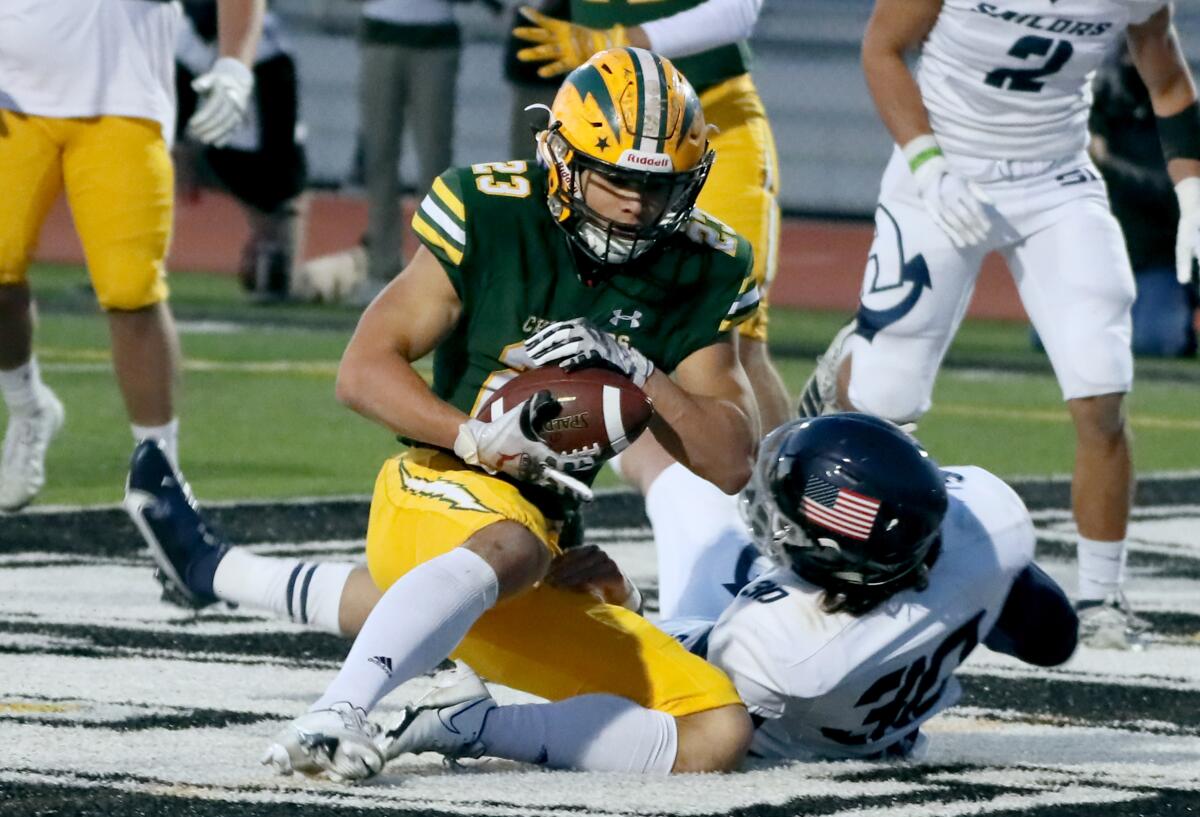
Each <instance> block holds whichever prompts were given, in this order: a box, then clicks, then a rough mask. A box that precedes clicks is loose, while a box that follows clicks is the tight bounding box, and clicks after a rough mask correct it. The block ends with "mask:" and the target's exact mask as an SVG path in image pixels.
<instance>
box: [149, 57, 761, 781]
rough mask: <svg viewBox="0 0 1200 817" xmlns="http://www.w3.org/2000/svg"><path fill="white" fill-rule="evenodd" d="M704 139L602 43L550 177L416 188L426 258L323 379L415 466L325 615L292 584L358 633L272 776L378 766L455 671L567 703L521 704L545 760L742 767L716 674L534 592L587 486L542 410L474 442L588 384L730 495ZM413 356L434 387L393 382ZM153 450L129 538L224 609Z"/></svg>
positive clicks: (599, 614) (673, 83)
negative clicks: (629, 404) (641, 404)
mask: <svg viewBox="0 0 1200 817" xmlns="http://www.w3.org/2000/svg"><path fill="white" fill-rule="evenodd" d="M707 133H708V128H707V126H706V124H705V120H704V114H703V112H702V111H701V109H700V103H699V100H698V99H697V98H696V94H695V92H694V91H693V90H692V88H691V87H690V86H689V85H688V82H687V80H686V79H685V78H684V77H683V75H682V74H680V73H679V72H678V71H677V70H676V69H675V68H674V67H673V66H672V65H671V64H670V62H668V61H667V60H663V59H660V58H659V57H657V56H655V55H654V54H651V53H649V52H647V51H643V50H640V49H636V48H621V49H613V50H610V51H605V52H602V53H600V54H597V55H596V56H595V57H593V58H592V59H590V60H589V61H588V62H587V63H585V64H584V65H582V66H580V67H579V68H577V69H576V70H575V71H573V72H572V73H571V74H570V75H568V77H567V78H566V80H565V82H564V84H563V86H562V88H561V90H560V92H559V94H558V96H557V97H556V98H555V101H554V105H553V106H552V109H551V122H550V123H549V126H548V127H547V129H546V130H544V131H542V132H541V133H540V134H539V135H538V137H537V140H538V150H539V155H540V156H541V158H542V161H543V162H544V165H545V166H544V167H532V168H531V167H528V166H527V165H526V163H525V162H499V163H488V164H479V165H475V166H473V167H471V168H460V169H454V170H450V171H447V172H446V173H444V174H442V176H440V177H439V178H438V179H437V180H436V181H435V182H434V185H433V188H432V191H431V192H430V194H429V195H428V196H427V197H426V198H425V199H424V201H423V202H422V204H421V207H420V209H419V211H418V213H417V214H416V215H415V216H414V219H413V227H414V229H415V230H416V232H417V234H418V236H419V237H420V238H421V240H422V242H423V246H422V248H421V249H420V250H419V251H418V252H417V254H416V256H415V257H414V258H413V260H412V262H411V263H410V264H409V265H408V267H407V268H406V269H405V271H404V272H403V273H401V275H400V276H399V277H398V278H396V280H395V281H393V282H392V283H391V284H389V286H388V287H387V288H386V289H385V290H384V291H383V292H382V293H381V294H380V296H379V297H378V298H377V299H376V300H375V301H374V302H373V303H372V304H371V306H370V307H368V309H367V310H366V312H364V314H363V317H362V319H361V321H360V322H359V325H358V328H357V330H356V331H355V334H354V337H353V338H352V339H351V341H350V345H349V346H348V348H347V350H346V353H345V356H344V357H343V359H342V363H341V367H340V369H339V372H338V395H339V397H340V398H341V399H342V400H343V402H345V403H347V404H348V405H350V406H351V407H353V408H354V409H355V410H356V411H358V412H359V413H361V414H363V415H365V416H367V417H369V418H371V419H374V420H376V421H377V422H379V423H381V424H382V425H384V426H386V427H387V428H388V429H390V430H391V431H393V432H395V433H396V434H399V435H401V436H403V437H405V438H407V439H408V440H410V441H413V447H412V448H411V449H410V450H409V451H408V452H407V453H405V454H402V455H400V456H399V457H396V458H393V459H390V460H388V461H387V462H386V463H385V464H384V466H383V468H382V470H381V472H380V474H379V478H378V481H377V483H376V487H375V495H374V498H373V500H372V504H371V517H370V523H369V527H368V531H367V565H368V568H369V571H370V572H369V574H367V573H366V572H365V571H361V570H360V571H357V572H354V573H352V574H350V575H349V578H347V574H348V573H349V571H343V572H342V573H341V574H340V576H339V577H337V578H333V579H331V580H330V581H328V582H325V581H324V580H322V582H321V585H328V587H334V586H337V585H338V583H339V581H340V585H341V586H339V587H337V594H338V596H339V598H338V599H337V600H336V601H334V600H332V596H330V597H329V598H330V600H329V601H327V602H326V601H317V600H315V599H314V598H313V595H314V593H316V592H319V591H320V590H321V589H322V587H319V586H318V580H317V575H316V572H315V570H313V569H308V570H307V571H306V572H305V573H304V575H303V577H301V576H300V575H299V573H296V574H295V575H289V577H288V579H287V580H286V582H285V584H287V585H292V586H294V587H299V602H300V604H299V606H300V609H301V617H302V618H303V617H304V615H305V613H304V611H305V610H311V609H313V608H319V609H321V610H322V611H323V612H322V613H321V615H323V616H326V617H327V618H330V619H331V618H333V616H334V615H335V614H334V613H333V610H337V613H336V616H337V617H338V618H339V619H340V618H341V617H342V615H343V613H344V612H346V608H347V605H349V607H351V608H352V609H351V611H350V612H357V613H358V614H359V615H361V614H362V613H363V612H364V611H369V614H368V615H367V616H366V619H365V622H363V623H362V625H361V629H359V631H358V636H357V639H356V640H355V643H354V646H353V648H352V649H351V650H350V653H349V655H348V657H347V658H346V661H345V664H344V665H343V667H342V670H341V672H339V673H338V675H337V677H336V678H335V679H334V681H333V683H332V684H331V685H330V687H329V689H328V690H327V691H326V693H325V694H324V695H323V696H322V697H321V698H320V699H319V700H318V701H317V702H316V703H315V704H314V705H313V706H312V708H311V709H310V711H309V713H308V714H306V715H304V716H302V717H300V718H298V719H297V720H296V721H295V722H294V723H293V724H292V725H291V726H289V727H288V728H287V729H285V730H284V731H283V732H282V733H281V734H280V735H279V736H278V738H277V740H276V743H275V744H274V745H273V746H272V748H271V751H270V753H269V760H270V762H272V763H273V764H274V765H275V766H276V767H277V768H278V769H279V770H280V771H282V772H290V771H291V770H292V769H302V770H304V771H319V770H325V771H327V772H329V773H330V774H331V775H334V776H337V777H340V778H347V779H349V778H359V777H367V776H370V775H371V774H374V773H375V772H377V771H378V770H379V768H380V767H381V766H382V764H383V762H384V754H383V751H382V750H381V749H380V748H379V747H378V746H377V745H376V743H375V741H374V737H375V735H374V734H373V732H372V728H371V725H370V723H369V722H368V720H367V713H369V712H370V710H371V709H372V708H373V707H374V706H375V704H376V703H378V701H379V700H380V699H381V698H383V697H384V696H385V695H387V694H388V693H389V692H390V691H391V690H392V689H394V688H395V687H397V686H399V685H400V684H401V683H403V682H404V681H406V680H408V679H409V678H412V677H414V676H416V675H420V674H422V673H424V672H427V671H429V670H430V669H432V668H434V667H435V666H437V665H438V663H439V662H441V661H442V660H443V659H445V658H446V657H447V655H450V654H453V655H454V656H456V657H459V658H462V659H463V660H465V661H467V662H468V663H470V664H471V665H472V666H473V667H475V668H476V669H478V670H479V671H480V672H481V673H483V674H484V675H485V676H486V677H488V678H489V679H491V680H493V681H496V682H499V683H503V684H506V685H508V686H511V687H514V688H516V689H523V690H526V691H529V692H532V693H534V694H537V695H540V696H542V697H544V698H547V699H550V700H555V701H561V700H562V699H564V698H569V697H572V696H579V695H581V694H583V695H584V697H574V698H572V700H570V701H563V702H562V703H556V704H550V705H547V706H546V707H544V708H542V709H539V710H536V711H537V712H539V713H541V714H540V715H539V717H540V718H541V719H542V722H543V723H544V724H545V728H546V731H547V732H548V733H552V734H554V735H555V736H556V737H555V739H554V740H549V741H548V744H547V746H548V747H549V748H548V751H550V752H551V753H552V754H550V755H548V756H547V758H546V762H547V763H548V764H550V765H570V766H578V767H581V768H591V769H627V770H636V771H663V772H665V771H671V770H675V771H704V770H718V769H728V768H731V767H733V766H735V765H736V764H737V763H738V762H739V761H740V760H741V758H742V756H743V754H744V752H745V748H746V745H747V744H748V743H749V739H750V732H751V726H750V719H749V716H748V715H747V714H746V711H745V708H744V707H743V706H742V704H741V701H740V699H739V698H738V696H737V692H736V691H735V690H734V688H733V685H732V684H731V683H730V682H729V680H728V679H727V678H726V677H725V676H724V675H723V674H722V673H721V672H720V671H718V670H716V669H715V668H713V667H712V666H711V665H709V664H707V663H705V662H704V661H703V660H701V659H699V658H697V657H696V656H694V655H691V654H690V653H688V652H687V651H686V650H684V649H683V648H682V647H681V646H680V645H679V643H678V642H676V641H674V640H673V639H671V638H670V637H669V636H667V635H666V634H664V633H662V632H661V631H660V630H657V629H656V628H654V627H653V626H652V625H650V624H649V623H648V622H646V621H645V619H643V618H641V617H640V616H638V615H636V614H635V613H633V612H631V611H629V610H626V609H624V608H621V607H617V606H613V605H605V604H602V603H600V602H598V601H597V600H596V599H595V598H593V597H591V596H589V595H587V594H582V593H572V592H565V591H562V590H559V589H556V588H554V587H551V586H549V585H548V584H546V583H542V582H541V580H542V579H543V578H544V577H545V576H546V572H547V569H548V567H549V565H550V563H551V560H552V558H553V557H554V556H555V555H557V554H558V553H559V552H560V550H561V547H560V543H559V538H560V534H561V532H562V530H563V525H564V523H565V521H566V520H567V518H568V517H569V516H570V515H571V513H572V512H573V511H574V509H575V506H576V505H577V503H578V500H579V498H580V496H584V495H588V494H589V493H590V491H589V489H588V488H587V487H586V485H584V484H581V483H580V482H579V481H578V479H573V478H572V476H571V474H570V473H567V472H572V473H573V474H574V475H575V476H576V477H579V478H589V477H590V475H592V474H594V466H595V465H596V463H595V462H594V460H593V458H592V457H590V456H574V455H572V456H560V455H556V454H555V453H554V452H553V451H551V450H550V449H549V448H548V447H547V446H546V445H545V443H543V442H542V441H541V440H540V439H539V438H537V436H536V435H535V434H533V432H532V430H531V427H532V424H533V420H534V417H533V415H534V414H535V413H536V410H537V405H536V404H537V398H536V397H535V398H531V399H530V400H527V401H525V402H522V403H521V404H519V405H517V406H514V407H512V408H511V409H509V410H508V411H506V412H505V413H504V414H503V415H502V416H500V417H499V418H494V419H492V421H490V422H487V421H484V420H482V419H477V418H470V417H469V414H468V413H469V412H472V411H474V409H475V407H477V406H479V405H482V403H483V402H484V401H485V400H486V399H487V397H488V395H489V393H490V392H491V391H492V390H494V389H495V388H496V387H497V386H498V384H499V383H500V382H502V381H503V380H505V379H506V378H510V377H512V376H514V375H515V374H516V373H517V372H518V371H521V370H523V369H526V368H534V367H538V366H543V365H558V364H561V365H563V366H564V367H566V368H574V367H579V366H581V365H602V366H605V367H607V368H610V369H613V370H615V371H617V372H619V373H621V374H623V375H625V376H627V377H629V378H630V379H631V380H632V381H633V382H634V383H635V384H636V385H637V386H639V387H641V388H642V389H644V391H645V393H646V394H647V395H648V396H649V397H650V398H651V399H652V400H653V401H654V406H655V411H656V413H655V417H654V419H653V420H652V421H651V424H650V430H651V432H652V433H653V434H654V435H655V437H657V438H658V439H659V440H660V442H662V443H663V445H664V446H665V447H666V448H667V449H668V450H669V451H670V453H671V454H672V456H674V457H676V458H677V459H678V460H679V461H680V462H682V463H684V464H686V466H687V467H688V468H691V469H693V470H694V471H695V472H696V473H697V474H700V475H701V476H703V477H704V478H705V479H708V480H710V481H712V482H713V483H715V484H717V485H719V486H721V487H722V488H723V489H724V490H726V491H729V492H730V493H733V492H736V491H737V490H739V489H740V488H741V487H742V486H743V485H744V484H745V482H746V480H747V479H748V478H749V475H750V471H751V469H752V466H753V462H754V450H755V445H756V440H757V437H758V429H757V428H756V425H757V423H756V411H755V407H754V400H753V397H752V396H751V395H750V393H749V390H748V388H747V386H746V383H745V375H744V373H743V372H742V370H741V367H740V365H739V364H738V360H737V355H736V352H735V349H734V344H733V341H732V338H731V332H732V330H734V329H735V327H736V325H737V324H738V322H739V321H740V320H742V319H744V318H745V317H747V316H749V315H750V314H752V313H753V312H754V311H755V309H756V307H757V303H758V296H757V288H756V286H755V284H754V277H753V271H752V257H751V252H750V248H749V245H748V244H747V243H746V242H745V240H743V239H741V238H740V237H738V236H737V235H736V234H734V233H732V232H730V231H728V230H727V229H726V228H725V227H724V225H722V224H720V222H717V221H715V220H714V219H711V218H709V217H707V216H706V215H704V214H703V213H701V212H699V211H694V210H693V203H694V201H695V198H696V195H697V194H698V193H699V191H700V189H701V187H702V185H703V183H704V180H705V177H706V174H707V170H708V167H709V165H710V164H711V162H712V160H713V154H712V152H711V151H710V150H709V149H708V143H707ZM610 329H611V330H613V331H620V332H621V333H622V334H621V338H620V340H618V339H617V338H616V337H614V336H613V335H612V334H609V331H607V330H610ZM430 352H433V353H434V355H435V356H434V382H433V387H432V389H431V388H430V387H429V386H428V385H427V384H426V383H425V381H424V380H423V379H422V378H421V376H420V375H419V374H417V372H416V371H414V369H413V367H412V365H411V362H412V361H414V360H417V359H419V358H421V357H423V356H424V355H426V354H428V353H430ZM668 374H673V377H674V379H672V377H669V376H668ZM155 451H156V449H155V448H154V447H153V446H146V447H144V448H143V449H142V450H141V451H140V452H139V454H140V455H145V457H146V458H147V461H146V462H144V463H142V465H143V466H144V468H143V470H144V472H145V473H144V474H138V475H135V476H136V478H135V479H131V481H130V492H129V494H130V497H131V498H132V500H134V501H133V504H135V505H136V504H138V502H137V500H140V501H141V502H144V505H145V512H144V518H145V522H146V524H145V525H143V526H142V530H143V532H144V533H145V534H146V535H147V539H148V541H149V543H150V546H151V549H152V550H153V551H154V552H156V554H157V556H158V558H159V561H160V567H161V568H162V569H163V571H164V572H165V573H167V574H172V573H174V574H176V577H177V578H179V579H181V580H182V581H181V582H180V583H181V585H183V586H185V587H187V586H192V587H194V588H196V589H194V590H192V591H191V592H193V593H196V594H200V595H203V594H205V593H211V592H212V591H213V590H216V592H217V593H218V594H221V592H222V591H221V587H222V585H223V584H224V582H225V581H226V578H225V577H226V575H228V576H230V577H231V578H230V580H231V581H233V582H234V583H237V582H239V581H242V580H243V577H244V575H245V573H246V571H244V570H241V569H237V568H234V567H231V568H230V570H229V571H226V570H225V567H226V565H227V564H228V563H229V562H230V559H232V558H234V555H235V554H234V553H230V554H229V555H228V556H226V557H225V559H224V560H219V557H218V556H217V555H215V554H214V553H212V552H211V551H210V552H209V553H207V555H202V556H201V555H198V556H197V561H198V562H202V564H199V565H196V564H193V563H191V562H189V560H188V558H187V556H186V554H182V555H181V554H180V553H179V552H178V551H176V550H174V542H173V541H172V537H175V539H176V540H178V538H179V536H183V537H185V538H186V539H187V541H188V542H189V543H197V542H199V543H200V544H203V542H202V540H203V533H204V531H203V529H202V528H201V527H200V526H199V521H198V520H197V519H195V518H194V514H189V513H188V510H189V509H188V507H187V503H186V501H185V499H184V494H183V492H181V491H179V490H178V489H172V487H171V482H172V480H171V479H170V478H169V477H170V474H169V473H167V472H164V471H163V469H162V467H161V466H162V463H161V461H159V462H157V463H156V461H155V457H154V452H155ZM136 465H137V463H135V466H136ZM164 477H167V479H166V482H167V483H168V484H167V486H163V485H162V483H163V478H164ZM160 499H161V500H162V501H158V500H160ZM189 523H190V524H192V525H193V530H192V531H190V532H189V531H187V530H182V529H181V527H180V526H185V527H186V526H187V525H188V524H189ZM177 534H178V536H177ZM172 556H177V557H179V558H182V560H183V563H181V564H178V565H177V564H176V561H175V560H173V559H172V558H171V557H172ZM218 561H220V564H217V562H218ZM235 561H236V560H235ZM381 591H384V592H382V594H381ZM289 598H291V597H289ZM290 603H291V602H289V604H290ZM293 609H294V608H293ZM586 693H597V694H586ZM534 756H536V751H535V755H534ZM534 756H531V757H530V759H533V757H534Z"/></svg>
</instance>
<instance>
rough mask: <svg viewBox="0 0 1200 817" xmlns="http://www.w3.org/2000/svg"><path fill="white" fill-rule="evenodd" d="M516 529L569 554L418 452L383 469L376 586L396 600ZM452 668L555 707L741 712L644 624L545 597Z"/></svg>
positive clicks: (459, 468) (529, 602)
mask: <svg viewBox="0 0 1200 817" xmlns="http://www.w3.org/2000/svg"><path fill="white" fill-rule="evenodd" d="M506 519H507V520H512V521H514V522H518V523H520V524H521V525H524V526H525V527H527V528H528V529H529V530H531V531H532V532H533V533H534V535H536V536H537V537H538V538H540V539H541V540H542V541H543V542H545V543H546V547H548V548H549V549H550V550H551V551H552V552H554V553H558V552H559V550H558V542H557V532H556V531H555V530H553V529H552V526H551V525H550V523H548V522H547V520H546V518H545V517H544V516H543V515H542V513H541V512H540V511H539V510H538V509H537V508H536V507H535V506H534V505H533V504H531V503H530V502H529V501H528V500H526V499H525V498H524V497H522V496H521V494H520V493H519V492H518V491H517V489H516V488H515V487H514V486H513V485H511V484H509V483H508V482H505V481H503V480H499V479H496V478H494V477H490V476H488V475H486V474H484V473H482V472H480V471H476V470H473V469H468V468H466V467H465V466H464V465H463V464H462V463H461V462H459V461H458V460H456V459H454V458H453V457H450V456H448V455H446V454H442V453H439V452H435V451H432V450H429V449H422V448H418V449H413V450H412V451H410V452H408V453H406V454H402V455H401V456H399V457H395V458H393V459H390V460H388V461H387V462H386V463H384V465H383V469H382V470H381V471H380V472H379V478H378V480H377V481H376V483H375V495H374V497H373V498H372V500H371V519H370V524H369V527H368V530H367V566H368V567H369V569H370V571H371V577H372V578H373V579H374V581H375V584H376V585H378V586H379V588H380V589H383V590H386V589H387V588H388V587H390V586H391V585H392V583H393V582H395V581H396V580H397V579H398V578H400V577H401V576H403V575H404V574H405V573H407V572H408V571H409V570H411V569H412V568H414V567H416V566H417V565H419V564H421V563H422V562H426V561H428V560H430V559H432V558H434V557H436V556H439V555H441V554H443V553H446V552H448V551H450V550H452V549H453V548H455V547H458V546H459V545H461V544H462V543H463V542H464V541H466V540H467V539H468V538H470V537H471V536H472V535H473V534H475V533H476V532H478V531H480V530H482V529H483V528H485V527H487V526H488V525H491V524H494V523H496V522H499V521H502V520H506ZM400 626H402V625H400ZM453 657H455V658H458V659H462V660H463V661H466V662H467V663H468V664H470V665H471V667H472V668H474V669H475V670H476V671H477V672H479V673H480V674H481V675H483V676H484V677H486V678H488V679H489V680H491V681H495V682H497V683H501V684H504V685H506V686H510V687H513V688H514V689H521V690H525V691H526V692H530V693H533V694H535V695H540V696H542V697H544V698H548V699H550V700H562V699H563V698H569V697H571V696H573V695H584V694H587V693H596V692H605V693H609V694H612V695H620V696H623V697H625V698H629V699H630V700H633V701H636V702H637V703H639V704H641V705H642V706H644V707H647V708H649V709H657V710H659V711H662V712H666V713H668V714H671V715H675V716H682V715H690V714H692V713H695V712H702V711H704V710H707V709H714V708H717V707H721V706H727V705H730V704H736V703H740V699H739V698H738V694H737V691H736V690H735V689H734V688H733V684H732V683H731V682H730V681H729V679H728V678H726V677H725V675H724V673H722V672H721V671H720V670H718V669H717V668H716V667H714V666H712V665H711V664H709V663H707V662H706V661H704V660H702V659H700V658H697V657H696V656H694V655H692V654H691V653H689V652H688V651H687V650H685V649H684V648H683V647H682V646H681V645H680V644H679V642H677V641H676V640H675V639H673V638H671V637H670V636H668V635H667V634H666V633H663V632H662V631H661V630H659V629H658V628H656V627H655V626H654V625H652V624H650V622H648V621H646V620H645V619H644V618H642V617H641V616H639V615H637V614H635V613H632V612H630V611H628V610H626V609H624V608H622V607H615V606H613V605H609V604H602V603H600V602H598V601H597V600H596V599H595V598H593V597H592V596H590V595H588V594H586V593H574V592H568V591H564V590H558V589H555V588H552V587H548V586H546V585H538V586H536V587H535V588H533V589H532V590H529V591H527V592H525V593H523V594H521V595H519V596H517V597H515V598H511V599H506V600H504V601H502V602H500V603H499V604H498V605H496V606H495V607H494V608H492V609H491V610H489V611H488V612H486V613H484V614H483V616H482V617H481V618H480V619H479V620H478V621H477V622H476V623H475V626H474V627H472V628H471V631H470V632H469V633H468V634H467V637H466V638H465V639H463V641H462V643H461V644H459V646H458V648H457V649H456V650H455V652H454V654H453Z"/></svg>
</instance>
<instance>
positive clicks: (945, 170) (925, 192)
mask: <svg viewBox="0 0 1200 817" xmlns="http://www.w3.org/2000/svg"><path fill="white" fill-rule="evenodd" d="M903 151H904V157H905V158H906V159H908V164H909V168H910V169H911V170H912V174H913V179H914V180H915V181H916V183H917V193H918V195H920V197H921V201H922V203H923V204H924V205H925V210H926V211H928V213H929V215H930V217H931V218H932V219H933V221H934V223H935V224H937V226H938V227H940V228H941V230H942V232H944V233H945V234H946V235H947V236H949V238H950V242H951V243H952V244H954V246H955V247H957V248H959V249H960V250H961V249H965V248H967V247H972V246H974V245H976V244H979V243H982V242H983V241H984V240H986V239H987V237H988V233H989V232H990V231H991V226H992V223H991V222H992V220H991V217H990V216H989V215H988V213H987V211H986V210H985V209H984V206H985V205H991V204H993V201H992V199H991V197H990V196H988V194H987V193H984V192H983V190H982V189H981V188H980V187H979V185H978V184H976V183H975V182H973V181H971V180H969V179H966V178H964V177H962V176H961V175H959V174H958V173H955V172H954V171H953V170H951V168H950V163H949V162H947V161H946V157H945V156H943V155H942V152H941V149H940V148H939V147H938V146H937V142H936V141H935V140H934V138H933V137H932V136H918V137H917V138H916V139H913V140H912V141H911V142H909V143H908V144H907V145H905V146H904V147H903Z"/></svg>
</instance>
